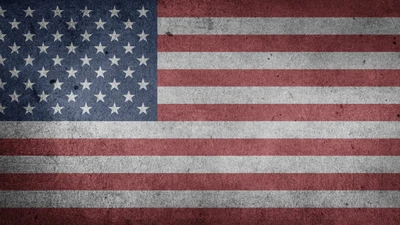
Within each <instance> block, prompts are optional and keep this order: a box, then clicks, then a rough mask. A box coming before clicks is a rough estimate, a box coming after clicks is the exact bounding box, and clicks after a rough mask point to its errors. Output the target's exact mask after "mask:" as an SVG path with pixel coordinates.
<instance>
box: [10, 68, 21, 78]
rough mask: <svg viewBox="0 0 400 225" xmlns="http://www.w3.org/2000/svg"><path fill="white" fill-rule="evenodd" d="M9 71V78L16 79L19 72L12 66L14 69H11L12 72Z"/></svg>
mask: <svg viewBox="0 0 400 225" xmlns="http://www.w3.org/2000/svg"><path fill="white" fill-rule="evenodd" d="M9 71H10V73H11V78H13V77H16V78H18V73H19V72H20V71H19V70H17V69H15V66H14V69H13V70H9Z"/></svg>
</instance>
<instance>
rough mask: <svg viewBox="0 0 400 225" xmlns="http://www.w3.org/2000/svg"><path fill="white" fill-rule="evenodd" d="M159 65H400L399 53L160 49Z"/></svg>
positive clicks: (327, 67) (247, 66)
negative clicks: (166, 50)
mask: <svg viewBox="0 0 400 225" xmlns="http://www.w3.org/2000/svg"><path fill="white" fill-rule="evenodd" d="M158 69H400V53H399V52H159V53H158Z"/></svg>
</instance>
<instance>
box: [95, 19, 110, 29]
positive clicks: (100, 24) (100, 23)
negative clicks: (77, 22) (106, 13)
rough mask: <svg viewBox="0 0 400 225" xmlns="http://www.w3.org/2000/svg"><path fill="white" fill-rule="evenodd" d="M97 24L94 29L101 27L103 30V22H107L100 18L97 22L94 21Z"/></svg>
mask: <svg viewBox="0 0 400 225" xmlns="http://www.w3.org/2000/svg"><path fill="white" fill-rule="evenodd" d="M94 23H95V24H96V25H97V28H96V29H100V28H101V29H103V30H104V24H106V23H107V22H103V21H101V18H100V19H99V22H94Z"/></svg>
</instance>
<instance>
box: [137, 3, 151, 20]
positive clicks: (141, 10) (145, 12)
mask: <svg viewBox="0 0 400 225" xmlns="http://www.w3.org/2000/svg"><path fill="white" fill-rule="evenodd" d="M137 11H138V12H139V13H140V15H139V18H140V17H142V16H144V17H147V15H146V14H147V12H148V11H149V10H146V9H144V6H142V9H140V10H137Z"/></svg>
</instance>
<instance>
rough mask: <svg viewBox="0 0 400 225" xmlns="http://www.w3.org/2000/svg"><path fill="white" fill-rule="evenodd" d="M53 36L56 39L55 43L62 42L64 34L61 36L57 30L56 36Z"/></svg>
mask: <svg viewBox="0 0 400 225" xmlns="http://www.w3.org/2000/svg"><path fill="white" fill-rule="evenodd" d="M52 35H53V37H54V41H61V37H62V36H63V35H64V34H60V33H59V32H58V30H57V32H56V33H55V34H52Z"/></svg>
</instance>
